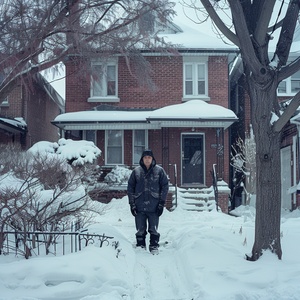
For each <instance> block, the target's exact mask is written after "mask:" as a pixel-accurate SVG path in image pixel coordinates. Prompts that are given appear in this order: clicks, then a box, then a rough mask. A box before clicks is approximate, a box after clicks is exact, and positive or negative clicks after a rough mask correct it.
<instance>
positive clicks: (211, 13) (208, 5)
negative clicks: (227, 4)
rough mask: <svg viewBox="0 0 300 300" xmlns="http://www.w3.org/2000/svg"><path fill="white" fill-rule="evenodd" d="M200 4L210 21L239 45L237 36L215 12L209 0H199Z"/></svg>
mask: <svg viewBox="0 0 300 300" xmlns="http://www.w3.org/2000/svg"><path fill="white" fill-rule="evenodd" d="M201 3H202V5H203V6H204V8H205V9H206V11H207V13H208V14H209V16H210V18H211V19H212V21H213V22H214V23H215V25H216V26H217V27H218V28H219V30H220V31H221V32H222V33H223V34H224V35H225V36H226V37H227V38H228V39H229V40H230V41H231V42H232V43H233V44H235V45H236V46H237V47H240V43H239V39H238V37H237V36H236V35H235V34H234V33H233V32H232V31H231V30H229V28H228V27H227V26H226V25H225V24H224V22H223V21H222V20H221V18H220V17H219V16H218V14H217V12H216V11H215V9H214V8H213V6H212V5H211V3H210V1H209V0H201Z"/></svg>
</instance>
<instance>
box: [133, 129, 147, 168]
mask: <svg viewBox="0 0 300 300" xmlns="http://www.w3.org/2000/svg"><path fill="white" fill-rule="evenodd" d="M147 147H148V131H146V130H134V131H133V164H138V163H139V161H140V158H141V155H142V153H143V151H144V150H145V148H147Z"/></svg>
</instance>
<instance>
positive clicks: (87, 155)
mask: <svg viewBox="0 0 300 300" xmlns="http://www.w3.org/2000/svg"><path fill="white" fill-rule="evenodd" d="M28 152H29V153H31V154H33V155H37V154H39V155H41V156H45V155H46V156H48V155H49V154H52V155H60V156H61V157H63V158H65V159H66V160H67V161H68V162H69V163H70V164H72V165H73V166H81V165H84V164H86V163H93V162H94V161H95V160H96V159H97V157H98V156H100V155H101V150H100V149H99V148H98V147H97V146H95V144H94V143H93V142H90V141H85V140H81V141H73V140H71V139H67V140H66V139H64V138H61V139H59V141H58V142H57V143H56V142H54V143H52V142H47V141H41V142H38V143H36V144H34V145H33V146H32V147H31V148H30V149H28Z"/></svg>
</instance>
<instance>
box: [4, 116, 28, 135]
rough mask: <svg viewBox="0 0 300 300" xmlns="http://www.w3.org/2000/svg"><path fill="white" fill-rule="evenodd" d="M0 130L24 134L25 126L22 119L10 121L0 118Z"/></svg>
mask: <svg viewBox="0 0 300 300" xmlns="http://www.w3.org/2000/svg"><path fill="white" fill-rule="evenodd" d="M0 129H3V130H5V131H7V132H10V133H25V132H26V131H27V125H26V123H25V121H24V120H23V119H22V118H15V119H10V118H4V117H0Z"/></svg>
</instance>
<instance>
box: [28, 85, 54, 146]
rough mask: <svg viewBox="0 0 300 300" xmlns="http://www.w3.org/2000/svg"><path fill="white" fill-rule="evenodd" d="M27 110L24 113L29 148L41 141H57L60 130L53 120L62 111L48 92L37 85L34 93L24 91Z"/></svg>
mask: <svg viewBox="0 0 300 300" xmlns="http://www.w3.org/2000/svg"><path fill="white" fill-rule="evenodd" d="M23 94H24V95H23V98H24V101H25V103H26V112H25V114H24V115H23V117H24V119H25V121H26V123H27V129H28V133H27V139H26V140H27V148H29V147H31V146H32V145H33V144H35V143H37V142H39V141H49V142H57V141H58V139H59V130H58V128H57V127H56V126H54V125H52V124H51V121H52V120H54V119H55V117H56V116H57V115H58V114H59V113H60V111H59V108H58V106H57V105H56V104H55V103H54V101H53V100H52V99H50V98H49V96H48V95H47V94H46V92H45V91H43V90H41V89H40V88H38V87H36V88H35V89H34V92H33V93H30V94H29V93H28V92H24V93H23Z"/></svg>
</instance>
